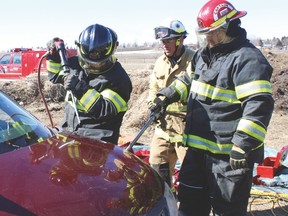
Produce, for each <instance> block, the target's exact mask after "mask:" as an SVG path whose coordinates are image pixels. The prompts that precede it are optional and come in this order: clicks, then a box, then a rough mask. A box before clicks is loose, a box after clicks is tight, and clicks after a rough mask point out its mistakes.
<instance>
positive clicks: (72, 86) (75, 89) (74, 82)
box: [64, 74, 90, 99]
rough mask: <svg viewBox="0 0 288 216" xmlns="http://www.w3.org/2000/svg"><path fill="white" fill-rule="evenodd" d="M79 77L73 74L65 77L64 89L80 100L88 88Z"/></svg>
mask: <svg viewBox="0 0 288 216" xmlns="http://www.w3.org/2000/svg"><path fill="white" fill-rule="evenodd" d="M79 77H81V76H80V75H79V76H78V75H75V74H69V75H67V76H66V77H65V78H64V88H65V89H66V90H70V91H72V93H73V94H74V96H75V97H76V98H78V99H81V97H82V96H83V95H84V94H85V92H86V91H87V90H88V89H89V88H90V86H89V84H88V83H87V82H86V81H85V80H80V79H79Z"/></svg>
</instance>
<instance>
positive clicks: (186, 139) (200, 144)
mask: <svg viewBox="0 0 288 216" xmlns="http://www.w3.org/2000/svg"><path fill="white" fill-rule="evenodd" d="M183 144H184V145H188V146H190V147H194V148H197V149H202V150H205V151H210V152H212V153H214V154H230V151H231V149H232V146H233V144H232V143H229V144H220V143H216V142H213V141H211V140H208V139H205V138H202V137H199V136H195V135H191V134H188V135H187V134H184V135H183Z"/></svg>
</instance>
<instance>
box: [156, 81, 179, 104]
mask: <svg viewBox="0 0 288 216" xmlns="http://www.w3.org/2000/svg"><path fill="white" fill-rule="evenodd" d="M159 96H165V103H166V105H169V104H171V103H174V102H177V101H179V100H180V95H179V94H178V93H177V91H176V90H175V88H173V87H171V86H170V87H166V88H162V89H160V90H159V91H158V92H157V97H159Z"/></svg>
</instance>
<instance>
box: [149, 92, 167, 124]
mask: <svg viewBox="0 0 288 216" xmlns="http://www.w3.org/2000/svg"><path fill="white" fill-rule="evenodd" d="M148 106H149V110H150V111H151V113H152V114H154V115H155V117H156V119H155V120H158V119H160V118H162V117H163V116H164V114H165V111H166V107H167V104H166V98H165V99H164V100H161V99H160V98H159V97H157V98H155V99H154V100H153V102H150V103H148Z"/></svg>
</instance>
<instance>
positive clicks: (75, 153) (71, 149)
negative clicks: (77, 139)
mask: <svg viewBox="0 0 288 216" xmlns="http://www.w3.org/2000/svg"><path fill="white" fill-rule="evenodd" d="M78 147H79V146H78V145H77V144H76V145H68V155H69V156H70V158H76V159H79V157H80V154H79V148H78Z"/></svg>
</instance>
